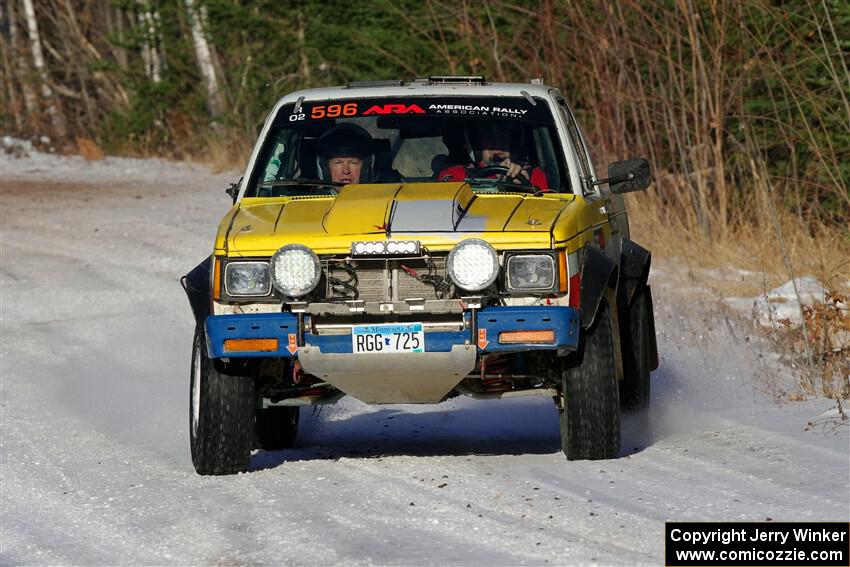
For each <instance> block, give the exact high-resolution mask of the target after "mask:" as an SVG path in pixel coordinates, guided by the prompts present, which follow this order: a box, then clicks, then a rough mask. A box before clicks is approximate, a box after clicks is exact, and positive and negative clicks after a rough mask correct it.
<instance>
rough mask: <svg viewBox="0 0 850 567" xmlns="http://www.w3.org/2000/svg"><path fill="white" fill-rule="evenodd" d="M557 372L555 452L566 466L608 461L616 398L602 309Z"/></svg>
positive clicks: (615, 439)
mask: <svg viewBox="0 0 850 567" xmlns="http://www.w3.org/2000/svg"><path fill="white" fill-rule="evenodd" d="M562 364H563V365H562V370H561V382H562V388H563V389H562V392H563V406H564V407H563V409H562V410H561V412H560V414H561V449H562V450H563V451H564V454H565V455H566V456H567V459H568V460H570V461H575V460H582V459H588V460H597V459H613V458H615V457H616V456H617V454H618V453H619V451H620V397H619V391H618V385H617V382H618V380H617V372H616V367H615V361H614V338H613V333H612V329H611V318H610V316H609V314H608V307H607V305H606V304H605V303H603V304H602V308H601V309H600V311H599V314H598V315H597V317H596V322H595V323H594V325H593V327H592V328H591V329H589V330H588V331H587V332H586V333H585V334H584V337H583V339H582V341H581V343H580V344H579V349H578V351H577V352H576V353H575V355H573V356H571V357H569V358H566V359H564V362H563V363H562Z"/></svg>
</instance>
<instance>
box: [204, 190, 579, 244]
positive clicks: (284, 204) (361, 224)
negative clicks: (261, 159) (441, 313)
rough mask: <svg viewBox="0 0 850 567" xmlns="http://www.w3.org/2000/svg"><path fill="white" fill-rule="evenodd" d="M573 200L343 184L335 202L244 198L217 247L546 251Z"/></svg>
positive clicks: (225, 224) (554, 195) (555, 196)
mask: <svg viewBox="0 0 850 567" xmlns="http://www.w3.org/2000/svg"><path fill="white" fill-rule="evenodd" d="M573 200H574V196H573V195H569V194H558V193H552V194H550V195H544V196H538V197H535V196H533V195H526V194H512V193H481V192H479V193H476V192H474V191H473V190H472V188H471V187H470V186H469V184H467V183H406V184H381V185H347V186H345V187H343V188H342V189H341V191H340V193H339V195H337V196H336V197H324V196H323V197H287V198H262V199H260V198H247V199H243V200H242V201H241V202H240V204H239V205H238V206H237V207H236V208H235V210H232V211H231V213H230V214H229V215H228V216H226V217H225V219H224V221H223V222H222V226H221V227H220V229H219V238H218V239H217V241H216V249H217V252H219V253H225V254H227V255H230V256H233V255H245V256H247V255H252V256H265V255H271V254H273V253H274V251H275V250H277V249H278V248H280V247H281V246H283V245H285V244H290V243H299V244H304V245H306V246H309V247H310V248H312V249H313V250H315V251H316V252H319V253H322V252H324V253H344V252H346V251H348V250H350V248H351V242H352V241H356V240H382V239H387V238H394V239H415V240H420V241H421V242H422V243H423V244H424V245H426V246H428V247H429V248H430V249H432V250H435V251H436V250H440V249H450V248H451V247H452V246H453V245H454V244H455V243H456V242H457V241H459V240H462V239H464V238H469V237H471V236H473V235H481V236H482V237H484V238H486V239H487V240H488V241H489V242H491V243H492V244H493V245H494V246H496V247H497V248H498V247H520V248H526V247H549V246H550V245H551V235H552V229H553V227H554V225H555V223H556V221H557V219H558V218H559V216H561V214H562V212H563V211H564V209H565V208H567V207H568V206H569V205H570V204H571V203H572V201H573Z"/></svg>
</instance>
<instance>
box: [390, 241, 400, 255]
mask: <svg viewBox="0 0 850 567" xmlns="http://www.w3.org/2000/svg"><path fill="white" fill-rule="evenodd" d="M399 246H400V245H399V244H396V243H395V242H390V243H389V244H387V252H389V253H390V254H395V253H396V252H399Z"/></svg>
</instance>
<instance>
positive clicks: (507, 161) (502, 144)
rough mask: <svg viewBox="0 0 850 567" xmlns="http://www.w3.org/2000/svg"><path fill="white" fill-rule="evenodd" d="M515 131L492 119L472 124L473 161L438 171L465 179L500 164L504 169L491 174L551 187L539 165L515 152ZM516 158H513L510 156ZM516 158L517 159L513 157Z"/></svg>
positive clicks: (446, 176) (450, 177)
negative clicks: (530, 163)
mask: <svg viewBox="0 0 850 567" xmlns="http://www.w3.org/2000/svg"><path fill="white" fill-rule="evenodd" d="M513 139H514V132H513V129H512V126H511V125H510V124H507V123H504V122H489V123H485V124H480V125H474V126H472V127H471V128H470V130H469V133H468V136H467V142H468V145H469V146H471V147H472V154H473V155H474V158H475V160H474V162H473V163H471V164H469V165H466V166H464V165H453V166H450V167H446V168H444V169H443V170H442V171H440V173H439V174H438V175H437V179H438V180H440V181H463V180H464V179H466V178H467V177H470V174H473V175H474V174H475V172H476V171H480V170H481V169H484V168H488V167H501V168H504V169H505V171H504V172H493V173H492V174H489V175H487V177H488V178H491V177H492V178H495V177H499V176H501V177H502V178H503V179H504V180H505V181H508V182H513V183H515V184H517V185H533V186H534V187H537V188H538V189H540V190H542V191H548V190H549V182H548V181H547V180H546V174H545V173H544V172H543V170H542V169H540V168H539V167H531V166H530V165H529V164H528V163H526V162H524V161H523V160H521V159H517V158H518V156H516V155H515V154H514V153H513V146H514V144H513V143H512V141H513ZM512 157H513V158H514V159H513V160H512V159H511V158H512ZM514 160H516V161H514Z"/></svg>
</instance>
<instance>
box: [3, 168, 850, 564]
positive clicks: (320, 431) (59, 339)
mask: <svg viewBox="0 0 850 567" xmlns="http://www.w3.org/2000/svg"><path fill="white" fill-rule="evenodd" d="M0 159H2V172H0V174H2V178H1V179H2V203H0V226H2V234H1V235H0V238H1V239H2V250H0V324H2V329H0V333H1V334H0V337H2V339H1V340H2V352H1V353H0V431H2V434H0V507H1V508H0V512H2V517H0V563H2V564H3V565H16V564H84V565H107V564H109V565H111V564H212V565H246V564H263V563H271V564H282V563H286V564H292V565H300V564H311V565H312V564H319V563H321V564H330V563H343V564H417V565H419V564H434V565H444V564H458V563H464V564H470V563H476V564H499V565H502V564H544V563H548V564H555V565H566V564H570V565H575V564H652V565H660V564H662V563H663V559H662V555H663V549H664V547H663V529H664V521H665V520H754V521H764V520H766V519H767V518H770V519H773V520H777V521H778V520H842V521H847V520H848V518H850V486H848V485H850V482H849V481H850V458H848V455H849V454H850V446H848V427H847V426H846V424H845V425H836V424H837V421H836V420H833V419H830V416H833V415H835V412H834V410H832V409H831V408H833V407H834V403H832V402H830V401H829V400H813V401H807V402H797V403H791V404H785V405H777V404H776V403H774V402H773V401H771V400H770V399H767V397H766V396H764V395H762V394H761V393H759V391H760V390H762V388H761V386H760V384H761V383H762V381H764V379H765V376H764V374H765V373H766V372H772V373H775V372H776V370H775V367H774V366H773V365H771V363H769V362H764V359H762V358H760V357H759V354H758V352H757V351H755V350H754V347H752V346H751V344H752V342H753V341H748V340H746V335H747V331H746V330H745V329H744V328H743V327H741V326H739V325H738V324H737V323H736V322H735V321H734V320H730V319H728V318H727V317H726V315H724V314H723V313H722V311H720V310H719V309H716V308H715V307H714V306H713V305H711V304H705V303H700V302H693V301H691V300H690V298H689V295H688V290H687V289H682V287H681V286H680V285H678V284H674V283H673V282H672V281H671V278H667V277H666V274H667V271H666V270H665V266H664V263H663V261H662V262H661V264H660V269H659V270H657V271H656V272H654V276H653V280H652V282H653V286H654V296H655V300H656V320H657V324H658V330H659V343H660V351H661V368H660V369H659V370H658V371H657V372H655V373H654V375H653V410H652V411H651V412H650V413H649V414H648V415H640V416H629V417H627V418H626V419H625V422H624V432H623V435H624V442H623V452H622V456H621V458H619V459H616V460H612V461H597V462H567V461H566V460H565V459H564V457H563V455H562V454H561V453H560V450H559V440H558V424H557V414H556V411H555V408H554V406H553V404H552V402H551V400H549V399H525V400H516V401H502V402H484V401H480V402H479V401H474V400H469V399H466V398H459V399H454V400H450V401H448V402H445V403H443V404H440V405H436V406H366V405H363V404H360V403H358V402H356V401H354V400H351V399H345V400H343V401H342V402H341V403H340V404H338V405H337V406H330V407H326V408H324V409H323V410H322V411H321V412H318V413H312V412H311V411H310V410H309V409H308V410H304V412H305V413H303V414H302V430H301V436H300V438H299V441H298V444H297V447H296V448H295V449H293V450H289V451H281V452H267V453H257V454H256V455H255V456H254V457H253V458H252V463H251V465H252V472H250V473H248V474H242V475H236V476H228V477H200V476H197V475H196V474H195V473H194V470H193V469H192V465H191V462H190V458H189V449H188V432H187V421H188V416H187V412H188V366H189V355H190V346H191V341H192V328H193V321H192V317H191V314H190V311H189V307H188V304H187V302H186V300H185V297H184V296H183V292H182V290H181V289H180V285H179V283H178V278H179V276H180V275H182V274H183V273H185V272H186V271H187V270H188V269H189V268H191V267H192V266H194V265H195V264H196V263H197V261H198V260H199V259H200V258H202V257H203V256H205V255H207V254H209V252H210V248H211V244H212V240H213V236H214V233H215V229H216V225H217V222H218V219H219V218H220V217H221V215H222V214H223V213H224V212H225V211H226V210H227V208H228V206H229V200H228V197H227V196H226V195H225V194H224V188H225V186H226V184H227V182H229V181H231V180H233V177H234V176H233V175H232V174H231V175H212V174H211V173H209V171H208V170H206V169H204V168H201V167H193V166H187V165H185V164H183V165H181V164H171V163H167V162H163V161H158V160H145V161H141V160H118V159H112V158H110V159H108V160H107V161H106V162H99V163H96V164H86V163H85V162H82V161H80V160H78V159H76V158H74V159H71V158H56V157H49V158H48V157H45V156H41V155H35V156H33V157H32V158H26V159H12V158H10V157H9V156H6V155H0ZM636 236H637V238H638V240H639V235H636ZM773 379H775V380H776V381H780V382H781V381H782V380H787V379H788V377H787V376H784V377H783V376H781V375H777V376H775V377H773ZM808 422H814V426H809V427H808V428H807V423H808Z"/></svg>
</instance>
